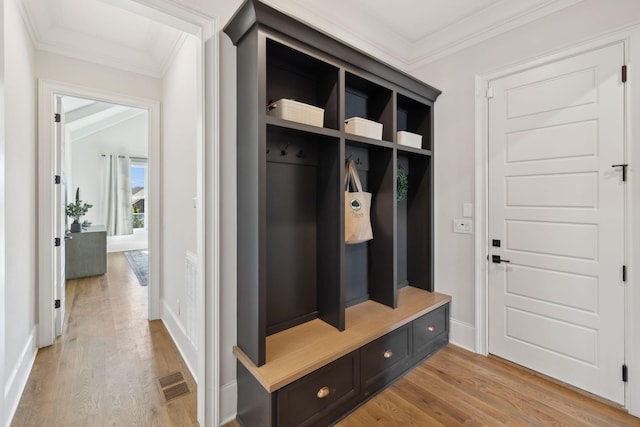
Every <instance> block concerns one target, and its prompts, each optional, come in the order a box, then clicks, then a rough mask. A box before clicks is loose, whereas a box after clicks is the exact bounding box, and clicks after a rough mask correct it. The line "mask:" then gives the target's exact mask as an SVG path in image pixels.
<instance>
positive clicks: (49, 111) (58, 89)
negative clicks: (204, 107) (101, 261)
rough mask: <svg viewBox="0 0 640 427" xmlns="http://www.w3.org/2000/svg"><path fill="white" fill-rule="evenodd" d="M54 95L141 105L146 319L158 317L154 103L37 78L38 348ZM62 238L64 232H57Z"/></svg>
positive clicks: (47, 316)
mask: <svg viewBox="0 0 640 427" xmlns="http://www.w3.org/2000/svg"><path fill="white" fill-rule="evenodd" d="M56 96H74V97H79V98H89V99H95V100H98V101H104V102H110V103H114V104H121V105H127V106H130V107H135V108H142V109H145V110H148V112H149V123H148V126H149V145H148V150H149V172H150V183H149V202H150V206H149V208H150V209H149V211H150V213H149V216H150V218H149V248H150V253H149V304H148V308H149V319H150V320H152V319H157V318H158V317H159V315H160V267H159V263H158V260H157V256H158V254H159V253H160V241H159V240H160V239H159V236H160V194H161V191H160V188H159V186H160V172H159V171H158V170H157V169H159V167H160V103H159V102H158V101H154V100H147V99H141V98H134V97H130V96H127V95H120V94H114V93H109V92H104V91H100V90H96V89H92V88H86V87H81V86H75V85H72V84H68V83H61V82H55V81H51V80H39V81H38V111H39V112H38V135H39V137H38V170H39V174H38V210H39V212H38V242H39V245H38V263H39V270H38V272H39V273H38V276H39V280H38V282H39V293H38V299H39V302H38V304H39V309H38V312H39V319H40V320H39V325H38V346H39V347H45V346H48V345H51V344H53V342H54V340H55V338H56V336H55V324H54V322H53V319H55V316H54V309H53V288H54V283H53V282H52V279H53V273H54V269H53V265H54V264H53V263H54V253H55V249H54V246H53V241H52V236H53V235H54V233H55V228H54V227H55V225H54V223H53V222H54V221H53V218H54V216H53V213H54V209H55V200H54V197H53V194H52V188H53V175H54V173H55V165H54V150H53V148H54V147H53V134H54V132H55V127H54V122H53V114H54V113H53V109H54V102H55V97H56ZM57 237H61V238H62V237H64V236H57Z"/></svg>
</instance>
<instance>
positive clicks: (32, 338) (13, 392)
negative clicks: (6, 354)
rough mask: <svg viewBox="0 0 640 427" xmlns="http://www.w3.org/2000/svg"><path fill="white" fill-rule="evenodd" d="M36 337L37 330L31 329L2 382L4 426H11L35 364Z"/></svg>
mask: <svg viewBox="0 0 640 427" xmlns="http://www.w3.org/2000/svg"><path fill="white" fill-rule="evenodd" d="M37 336H38V333H37V328H36V327H34V328H33V329H31V333H30V334H29V338H28V339H27V342H26V343H25V345H24V347H23V348H22V351H21V352H20V357H18V360H17V361H16V364H15V365H14V366H13V368H12V369H11V371H10V372H7V377H6V381H5V382H4V390H2V392H3V393H2V395H3V398H4V402H5V409H6V412H5V413H4V416H5V419H4V420H3V422H2V424H3V425H4V426H7V427H9V426H10V425H11V421H12V419H13V416H14V415H15V413H16V410H17V409H18V404H19V403H20V397H22V393H23V392H24V388H25V386H26V385H27V380H28V379H29V374H30V373H31V369H32V367H33V363H34V362H35V360H36V355H37V354H38V346H37V345H36V338H37Z"/></svg>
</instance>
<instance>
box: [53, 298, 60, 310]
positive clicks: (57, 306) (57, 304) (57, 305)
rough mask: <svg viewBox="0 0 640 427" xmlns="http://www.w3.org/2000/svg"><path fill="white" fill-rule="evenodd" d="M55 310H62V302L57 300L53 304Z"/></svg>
mask: <svg viewBox="0 0 640 427" xmlns="http://www.w3.org/2000/svg"><path fill="white" fill-rule="evenodd" d="M53 308H60V300H59V299H57V300H55V301H54V302H53Z"/></svg>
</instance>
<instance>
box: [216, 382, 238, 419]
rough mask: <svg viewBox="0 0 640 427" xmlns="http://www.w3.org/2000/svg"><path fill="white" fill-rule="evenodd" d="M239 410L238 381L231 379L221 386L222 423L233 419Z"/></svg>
mask: <svg viewBox="0 0 640 427" xmlns="http://www.w3.org/2000/svg"><path fill="white" fill-rule="evenodd" d="M237 412H238V382H237V381H236V380H233V381H230V382H228V383H226V384H225V385H223V386H222V387H220V425H223V424H225V423H228V422H229V421H233V420H234V419H235V418H236V415H237Z"/></svg>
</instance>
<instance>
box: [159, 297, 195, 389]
mask: <svg viewBox="0 0 640 427" xmlns="http://www.w3.org/2000/svg"><path fill="white" fill-rule="evenodd" d="M161 306H162V313H161V316H160V318H161V320H162V323H164V326H165V327H166V328H167V331H169V335H171V339H173V342H174V343H175V345H176V347H177V348H178V351H179V352H180V355H181V356H182V359H183V360H184V362H185V363H186V364H187V368H189V372H191V376H193V379H194V380H195V381H196V383H198V384H199V383H200V382H199V381H198V376H197V375H196V370H195V369H194V367H196V366H198V363H197V362H198V359H197V351H196V349H195V347H194V346H193V345H192V344H191V342H190V341H189V338H187V334H186V333H185V330H184V326H182V322H181V321H180V319H179V318H178V316H176V314H175V313H174V312H173V310H171V307H170V306H169V305H168V304H167V302H166V301H165V300H162V303H161Z"/></svg>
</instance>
